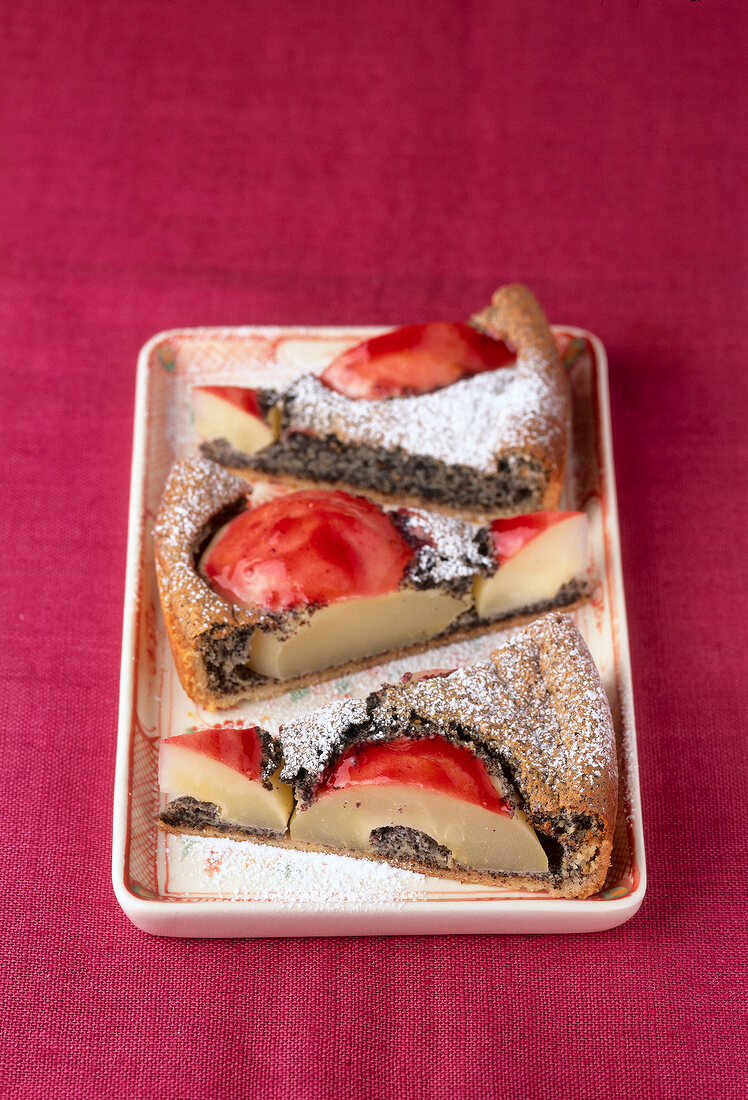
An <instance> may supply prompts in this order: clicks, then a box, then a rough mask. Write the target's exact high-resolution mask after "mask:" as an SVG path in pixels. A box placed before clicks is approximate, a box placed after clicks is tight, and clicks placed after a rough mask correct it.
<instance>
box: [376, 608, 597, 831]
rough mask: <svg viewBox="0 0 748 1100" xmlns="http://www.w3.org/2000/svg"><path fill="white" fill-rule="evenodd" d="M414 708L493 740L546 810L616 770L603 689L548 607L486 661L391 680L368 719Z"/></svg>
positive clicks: (573, 634)
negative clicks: (402, 682) (409, 680)
mask: <svg viewBox="0 0 748 1100" xmlns="http://www.w3.org/2000/svg"><path fill="white" fill-rule="evenodd" d="M409 711H410V712H415V713H416V714H418V715H419V716H421V717H424V718H427V719H429V720H430V721H431V722H433V723H434V724H435V725H436V727H437V728H438V729H443V730H444V731H448V730H449V729H450V727H454V726H459V727H461V728H462V729H469V730H474V731H476V733H478V734H480V735H481V736H482V737H483V738H485V740H486V741H487V742H488V743H493V744H494V746H495V747H496V749H497V750H498V752H499V753H500V755H501V756H502V759H503V760H504V761H505V762H506V763H507V764H508V765H509V767H510V769H511V770H512V772H514V773H515V778H516V780H517V782H518V786H519V788H520V790H521V792H522V794H523V796H526V795H527V794H528V792H529V791H530V790H532V800H533V802H535V803H536V804H538V803H539V802H541V803H544V804H545V805H546V806H547V807H548V809H549V810H551V809H554V808H557V807H562V806H564V805H570V804H571V805H573V804H574V802H575V801H578V799H579V798H580V797H583V798H584V799H585V800H587V801H589V803H590V805H594V804H595V803H596V802H597V800H598V795H600V797H604V796H605V792H606V791H607V790H608V785H607V784H606V783H602V784H601V783H600V780H601V779H602V778H603V777H605V776H611V775H612V776H615V771H616V751H615V734H614V731H613V723H612V719H611V715H610V708H609V706H608V701H607V697H606V695H605V691H604V688H603V686H602V683H601V682H600V678H599V675H598V673H597V670H596V669H595V666H594V663H593V661H592V658H591V656H590V653H589V650H588V649H587V647H586V645H585V644H584V641H583V639H582V637H581V635H580V634H579V632H578V631H577V629H576V627H575V626H574V624H573V622H572V620H571V619H569V618H568V617H567V616H564V615H560V614H557V613H552V614H550V615H547V616H544V617H543V618H541V619H537V620H535V622H533V623H530V624H529V625H528V626H526V627H524V628H521V629H519V630H517V631H516V632H515V633H514V634H513V635H512V637H511V638H510V639H508V640H507V641H506V642H505V643H504V645H502V646H501V647H500V648H499V649H498V650H496V651H495V653H494V654H493V656H492V659H491V660H490V661H488V662H483V663H479V664H475V665H472V666H471V667H469V668H460V669H458V670H457V671H456V672H453V673H452V674H451V675H450V676H448V677H435V678H434V679H428V680H420V681H417V682H415V683H413V684H408V685H406V686H405V687H400V686H397V687H394V688H391V689H390V690H389V691H388V692H387V694H386V696H385V699H384V705H383V707H382V710H381V713H380V712H375V713H374V714H373V716H372V719H373V722H374V723H375V724H378V723H382V724H383V725H384V726H386V725H387V724H388V721H389V720H390V719H389V715H390V714H391V713H393V712H396V713H408V712H409Z"/></svg>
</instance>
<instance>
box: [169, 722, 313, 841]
mask: <svg viewBox="0 0 748 1100" xmlns="http://www.w3.org/2000/svg"><path fill="white" fill-rule="evenodd" d="M158 780H159V787H160V789H161V790H162V791H164V792H165V793H166V796H167V798H168V799H169V801H171V800H172V799H174V798H180V797H182V796H183V795H191V796H192V797H193V798H196V799H198V801H200V802H211V803H213V805H215V806H217V807H218V811H219V813H220V815H221V817H222V818H223V819H224V820H225V821H228V822H231V823H232V824H235V825H242V826H245V827H249V828H254V829H269V830H272V831H273V832H275V833H285V832H286V829H287V827H288V819H289V817H290V816H291V811H292V809H293V792H292V790H291V788H290V787H289V786H288V785H287V784H286V783H281V782H280V781H279V780H278V777H277V775H276V776H274V777H273V780H272V782H273V787H272V790H268V789H267V788H266V787H263V786H262V784H261V783H260V782H259V780H256V779H251V778H250V777H249V776H247V775H244V774H243V773H242V772H240V771H237V770H236V769H235V768H230V767H229V766H228V765H227V764H222V763H221V761H220V760H215V759H213V757H210V756H206V755H205V753H201V752H196V751H195V750H194V749H190V748H186V747H182V746H180V745H179V743H178V740H177V741H176V742H170V743H168V744H166V743H165V744H162V745H161V749H160V752H159V767H158Z"/></svg>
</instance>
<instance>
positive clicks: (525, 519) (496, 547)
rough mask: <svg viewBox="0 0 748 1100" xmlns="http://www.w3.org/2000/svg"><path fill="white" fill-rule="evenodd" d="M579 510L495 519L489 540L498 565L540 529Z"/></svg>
mask: <svg viewBox="0 0 748 1100" xmlns="http://www.w3.org/2000/svg"><path fill="white" fill-rule="evenodd" d="M580 514H581V513H579V512H531V513H530V514H529V515H526V516H512V517H510V518H509V519H495V520H494V521H493V523H492V524H491V528H490V530H491V541H492V543H493V551H494V555H495V556H496V561H497V562H498V564H499V565H502V564H503V562H505V561H509V559H510V558H513V557H514V555H515V554H518V553H519V552H520V550H521V549H522V548H523V547H524V546H526V545H527V543H528V542H530V541H531V540H532V539H534V538H535V537H536V536H537V535H539V534H541V532H542V531H547V530H548V528H549V527H553V525H554V524H556V523H560V522H561V521H562V520H565V519H570V518H571V516H578V515H580Z"/></svg>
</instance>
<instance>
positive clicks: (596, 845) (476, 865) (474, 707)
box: [161, 613, 617, 898]
mask: <svg viewBox="0 0 748 1100" xmlns="http://www.w3.org/2000/svg"><path fill="white" fill-rule="evenodd" d="M187 736H188V737H189V735H187ZM265 736H267V735H265ZM186 741H187V738H186V737H182V738H169V739H167V741H165V742H163V743H162V746H161V756H162V762H163V760H164V757H165V756H166V755H167V754H168V753H173V752H174V751H175V746H179V743H180V742H186ZM279 742H280V745H281V746H282V752H283V757H284V764H283V766H282V770H281V772H280V781H281V784H283V783H285V784H287V785H288V788H290V789H291V790H292V791H293V800H294V801H293V812H292V813H291V816H290V822H289V825H288V831H287V833H286V834H285V838H281V837H278V836H277V835H275V836H274V837H271V838H270V839H271V840H272V842H275V843H281V844H284V845H287V846H290V847H292V848H299V849H304V850H313V851H328V852H334V853H336V854H339V855H349V856H356V857H359V858H367V859H373V860H382V861H385V862H388V863H391V864H394V865H396V866H398V867H404V868H407V869H410V870H415V871H420V872H422V873H424V874H427V875H435V876H440V877H446V878H452V879H457V880H460V881H462V882H474V883H486V884H494V885H498V886H502V887H510V888H515V889H517V888H519V889H526V890H532V891H543V892H546V893H550V894H552V895H555V896H558V897H567V898H572V897H574V898H583V897H588V896H589V895H590V894H592V893H594V892H595V891H597V890H599V889H600V888H601V887H602V885H603V883H604V881H605V876H606V873H607V868H608V865H609V862H610V856H611V851H612V842H613V829H614V823H615V817H616V797H617V769H616V749H615V735H614V731H613V724H612V720H611V715H610V709H609V707H608V702H607V698H606V695H605V691H604V689H603V686H602V684H601V682H600V678H599V676H598V673H597V670H596V669H595V666H594V663H593V661H592V658H591V656H590V653H589V651H588V650H587V647H586V646H585V644H584V641H583V640H582V638H581V635H580V634H579V632H578V631H577V629H576V627H575V626H574V624H573V622H572V621H571V620H570V619H569V618H568V617H566V616H562V615H559V614H557V613H552V614H550V615H548V616H545V617H544V618H542V619H538V620H536V621H534V622H533V623H531V624H530V625H528V626H526V627H524V628H522V629H520V630H518V631H516V632H514V634H513V635H512V636H511V637H510V638H508V639H507V640H506V641H505V642H504V644H503V645H502V646H500V647H499V648H498V649H497V650H496V651H495V652H494V653H492V655H491V657H490V659H489V660H488V661H486V662H484V663H481V664H477V665H474V666H472V667H469V668H463V669H457V670H454V671H450V670H437V671H434V672H431V673H421V674H418V675H414V676H407V677H405V678H404V680H403V682H401V683H399V684H396V685H384V686H383V687H382V688H381V689H380V690H379V691H377V692H374V693H373V694H372V695H370V696H369V697H368V698H367V699H365V700H360V699H344V700H340V701H337V702H333V703H329V704H328V705H326V706H324V707H322V708H320V709H319V710H317V711H315V712H313V713H312V714H309V715H306V716H304V717H302V718H298V719H295V720H293V721H291V722H288V723H286V724H285V725H282V726H281V729H280V732H279ZM208 764H209V766H210V768H212V766H213V761H212V759H211V760H209V761H208ZM168 771H169V769H168V767H166V766H165V765H164V764H163V763H162V767H161V775H162V777H164V778H163V779H162V786H164V785H166V786H167V789H168V782H169V781H168V779H167V778H166V777H167V773H168ZM192 777H193V786H192V788H190V789H186V790H185V791H184V795H183V797H182V798H181V799H180V800H179V801H178V802H175V803H170V804H169V805H167V807H166V809H165V811H164V812H163V814H162V815H161V825H162V828H167V829H169V830H170V831H176V832H180V831H182V832H196V833H200V832H201V831H205V832H206V833H207V834H208V835H214V834H215V833H216V832H219V833H222V834H223V835H229V836H236V837H237V838H240V839H250V840H256V841H263V840H264V839H267V835H266V834H263V831H262V829H261V828H260V827H259V818H258V819H256V820H255V821H254V826H255V827H254V828H253V822H252V821H250V820H248V819H246V818H245V819H243V822H242V825H241V827H240V828H238V829H237V828H236V827H235V823H234V822H233V820H232V812H233V811H232V809H231V805H232V798H233V787H231V788H230V789H229V787H227V788H226V790H222V789H221V784H220V783H218V784H216V785H215V786H214V787H212V788H211V790H210V795H209V798H208V802H209V804H208V805H207V806H205V804H204V803H200V805H201V806H203V810H204V813H205V814H206V818H205V820H206V827H205V829H204V830H201V828H200V826H199V824H196V819H195V817H194V815H193V816H192V817H191V816H190V810H191V809H192V806H191V803H190V802H189V798H188V797H185V796H189V795H190V794H191V793H193V792H197V798H205V797H206V791H207V790H208V788H207V786H206V783H205V781H204V780H203V779H202V778H201V776H200V773H199V771H197V770H193V772H192ZM257 782H258V781H257V779H255V784H257ZM183 786H184V784H183ZM186 786H187V787H188V788H189V784H187V785H186ZM180 789H181V788H180ZM284 805H285V804H284Z"/></svg>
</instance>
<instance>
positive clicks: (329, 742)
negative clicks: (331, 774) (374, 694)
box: [280, 699, 367, 781]
mask: <svg viewBox="0 0 748 1100" xmlns="http://www.w3.org/2000/svg"><path fill="white" fill-rule="evenodd" d="M366 717H367V710H366V704H365V702H364V701H363V700H362V699H341V700H335V701H334V702H332V703H328V704H327V706H324V707H320V709H319V710H316V711H314V712H313V713H312V714H306V715H304V716H303V717H301V718H296V719H294V720H293V721H291V722H288V723H287V724H284V725H283V726H282V728H281V732H280V737H281V741H282V744H283V755H284V758H285V766H284V768H283V771H282V773H281V778H282V779H286V780H289V781H290V780H292V779H293V777H295V776H296V775H297V773H298V772H300V771H304V772H306V773H307V775H310V776H313V775H317V773H318V772H319V770H320V768H321V767H322V766H323V765H324V763H325V762H326V761H327V759H328V757H329V756H330V753H331V752H332V750H333V748H334V747H335V745H336V744H337V743H338V742H339V741H340V739H341V737H342V735H343V734H344V733H345V731H346V730H347V729H349V727H350V726H353V725H357V724H359V723H361V722H365V721H366Z"/></svg>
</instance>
